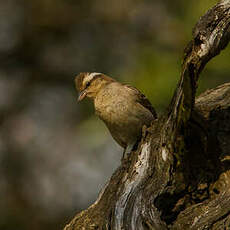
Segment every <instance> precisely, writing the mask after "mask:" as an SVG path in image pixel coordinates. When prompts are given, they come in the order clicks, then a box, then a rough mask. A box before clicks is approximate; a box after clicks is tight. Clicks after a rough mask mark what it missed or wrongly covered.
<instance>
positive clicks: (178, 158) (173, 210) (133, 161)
mask: <svg viewBox="0 0 230 230" xmlns="http://www.w3.org/2000/svg"><path fill="white" fill-rule="evenodd" d="M229 24H230V0H224V1H221V2H219V3H218V4H217V5H215V6H214V7H213V8H212V9H210V10H209V11H208V12H207V13H206V14H205V15H204V16H203V17H201V19H200V20H199V22H198V23H197V25H196V26H195V28H194V30H193V39H192V41H191V42H190V43H189V45H188V46H187V48H186V49H185V55H184V61H183V65H182V73H181V79H180V82H179V84H178V87H177V89H176V91H175V93H174V96H173V99H172V101H171V104H170V106H169V109H168V112H167V113H166V114H164V115H163V116H162V117H160V118H159V119H158V120H155V121H154V122H153V124H152V126H151V127H150V128H148V129H146V130H144V132H143V137H142V140H141V142H140V143H139V146H138V149H137V150H136V151H134V152H132V154H130V156H129V158H128V159H126V160H123V162H122V164H121V166H120V167H119V168H118V169H117V170H116V171H115V173H114V174H113V176H112V177H111V179H110V181H109V182H108V184H107V185H106V186H105V188H104V189H103V191H102V192H101V193H100V195H99V197H98V199H97V201H96V202H95V203H94V204H93V205H92V206H90V207H89V208H88V209H87V210H84V211H82V212H81V213H79V214H77V215H76V217H75V218H74V219H73V220H72V221H71V222H70V223H69V224H68V225H66V227H65V230H78V229H87V230H88V229H115V230H121V229H127V230H136V229H139V230H146V229H168V228H172V229H207V227H208V228H210V227H213V229H215V227H216V229H218V228H217V227H219V226H220V225H221V224H222V225H223V224H225V223H226V221H227V219H226V218H228V215H229V213H230V204H229V202H230V193H229V192H228V191H229V182H228V180H229V173H228V167H226V162H227V161H226V160H224V159H225V158H226V156H227V152H226V154H225V155H224V156H220V152H221V149H223V148H227V149H228V150H229V151H230V143H229V146H227V147H226V141H225V140H224V139H223V137H222V135H223V133H224V134H225V135H224V136H227V135H229V133H230V127H229V126H226V125H225V129H223V130H220V129H219V128H218V127H219V126H217V125H216V123H218V122H220V121H221V122H223V121H224V119H225V120H226V121H228V123H229V117H230V109H229V108H230V99H229V98H230V97H228V98H227V97H226V95H229V92H230V85H229V84H228V85H225V86H222V87H221V90H220V88H217V89H215V90H213V91H212V92H209V93H208V95H206V94H204V95H203V96H201V97H200V98H199V99H198V101H197V107H196V108H197V111H195V110H194V109H193V107H194V103H195V93H196V87H197V81H198V78H199V74H200V72H201V71H202V69H203V68H204V66H205V64H206V63H207V62H208V61H209V60H210V59H211V58H213V57H214V56H216V55H217V54H219V53H220V51H221V50H222V49H224V48H225V47H226V45H227V44H228V42H229V39H230V27H229ZM223 91H224V92H225V96H223V97H220V95H221V93H222V92H223ZM213 95H214V97H212V96H213ZM203 98H206V99H205V100H206V102H205V103H204V101H203ZM223 98H224V99H223ZM213 101H216V102H217V103H222V104H220V106H219V107H218V113H216V112H215V111H216V109H217V108H214V107H212V106H210V104H211V102H213ZM207 114H208V115H207ZM220 114H222V116H223V117H224V118H223V117H221V116H220ZM214 131H215V132H214ZM223 143H225V144H223ZM223 146H224V147H223ZM220 205H221V206H222V207H221V206H220ZM207 210H208V211H207ZM224 220H225V222H223V221H224Z"/></svg>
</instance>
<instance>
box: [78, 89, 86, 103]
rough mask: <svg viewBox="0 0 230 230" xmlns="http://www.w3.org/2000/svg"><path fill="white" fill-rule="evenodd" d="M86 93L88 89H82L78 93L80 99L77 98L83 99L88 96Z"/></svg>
mask: <svg viewBox="0 0 230 230" xmlns="http://www.w3.org/2000/svg"><path fill="white" fill-rule="evenodd" d="M86 94H87V92H86V90H83V91H81V92H80V93H79V95H78V99H77V100H78V101H81V100H82V99H83V98H84V97H85V96H86Z"/></svg>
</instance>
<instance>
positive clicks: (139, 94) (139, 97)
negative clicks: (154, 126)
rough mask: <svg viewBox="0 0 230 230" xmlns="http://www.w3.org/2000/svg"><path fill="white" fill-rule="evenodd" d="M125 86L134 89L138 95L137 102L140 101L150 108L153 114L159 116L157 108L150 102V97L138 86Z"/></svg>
mask: <svg viewBox="0 0 230 230" xmlns="http://www.w3.org/2000/svg"><path fill="white" fill-rule="evenodd" d="M125 87H127V89H129V90H132V91H133V92H134V93H135V95H136V96H137V102H138V103H140V104H141V105H142V106H143V107H145V108H146V109H148V110H149V111H150V112H151V113H152V114H153V116H154V117H155V118H157V113H156V111H155V109H154V108H153V106H152V104H151V103H150V101H149V100H148V98H147V97H146V96H145V95H144V94H143V93H141V92H140V91H139V90H138V89H137V88H135V87H133V86H130V85H125Z"/></svg>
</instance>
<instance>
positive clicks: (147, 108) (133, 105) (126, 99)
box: [75, 72, 157, 158]
mask: <svg viewBox="0 0 230 230" xmlns="http://www.w3.org/2000/svg"><path fill="white" fill-rule="evenodd" d="M75 87H76V90H77V91H78V92H79V96H78V101H81V100H83V99H84V98H85V97H88V98H90V99H92V100H93V103H94V108H95V113H96V115H97V116H98V117H99V118H100V119H101V120H102V121H103V122H104V123H105V125H106V126H107V128H108V129H109V131H110V134H111V135H112V137H113V139H114V140H115V141H116V142H117V143H118V144H119V145H120V146H121V147H123V148H124V152H123V158H126V157H127V156H128V155H129V154H130V153H131V152H132V150H133V148H134V146H135V144H136V143H137V141H138V140H139V139H140V137H141V134H142V127H143V126H144V125H145V126H147V127H149V126H150V125H151V122H152V121H153V120H155V119H157V114H156V111H155V109H154V108H153V106H152V105H151V103H150V101H149V100H148V99H147V98H146V97H145V95H144V94H142V93H141V92H140V91H139V90H138V89H137V88H135V87H132V86H130V85H127V84H124V83H120V82H118V81H116V80H115V79H113V78H111V77H109V76H107V75H105V74H103V73H89V72H84V73H80V74H78V75H77V76H76V77H75Z"/></svg>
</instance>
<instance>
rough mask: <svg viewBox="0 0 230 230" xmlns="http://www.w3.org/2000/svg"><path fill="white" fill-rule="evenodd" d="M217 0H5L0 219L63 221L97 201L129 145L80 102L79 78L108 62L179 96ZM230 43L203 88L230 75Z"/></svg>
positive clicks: (160, 106)
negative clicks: (188, 57) (187, 56)
mask: <svg viewBox="0 0 230 230" xmlns="http://www.w3.org/2000/svg"><path fill="white" fill-rule="evenodd" d="M215 3H216V1H214V0H199V1H197V0H192V1H182V0H175V1H173V2H172V1H169V0H166V1H160V0H155V1H150V0H132V1H131V0H126V1H122V0H117V1H106V0H99V1H90V0H84V1H83V0H77V1H73V0H7V1H5V0H0V60H1V62H0V122H1V123H0V124H1V130H0V196H1V198H2V199H1V200H0V210H1V215H0V229H1V230H11V229H19V230H20V229H21V230H24V229H25V230H26V229H28V230H29V229H30V230H31V229H33V230H36V229H49V230H51V229H61V228H62V227H63V226H64V225H65V224H66V223H67V222H68V220H70V218H71V217H73V215H74V214H75V213H76V212H77V211H79V210H81V209H83V208H86V207H87V206H88V205H89V204H91V203H92V202H93V201H94V200H95V198H96V196H97V194H98V192H99V190H100V189H101V187H102V186H103V184H104V183H105V181H106V180H107V179H108V178H109V177H110V175H111V174H112V172H113V170H114V169H115V168H116V167H117V165H118V164H119V161H120V157H121V154H122V149H121V148H120V147H119V146H117V144H116V143H115V142H114V141H113V140H112V138H111V136H110V135H109V133H108V131H107V130H106V128H105V127H104V125H103V124H102V122H100V121H99V120H98V119H97V118H96V117H95V116H94V114H93V108H92V103H89V101H84V102H82V103H81V104H76V96H77V94H76V92H75V89H74V83H73V79H74V76H75V75H76V74H77V73H79V72H84V71H88V72H95V71H96V72H103V73H106V74H108V75H110V76H113V77H114V78H116V79H118V80H120V81H122V82H125V83H129V84H131V85H134V86H136V87H137V88H139V89H140V90H141V91H143V92H144V93H145V94H146V95H147V97H148V98H149V99H150V101H151V102H152V104H153V105H154V107H155V108H156V109H157V111H158V112H160V113H161V112H162V111H164V110H165V108H166V107H167V105H168V104H169V102H170V98H171V97H172V94H173V91H174V89H175V87H176V83H177V81H178V79H179V75H180V66H181V60H182V55H183V49H184V47H185V45H186V44H187V42H188V41H189V40H190V38H191V31H192V27H193V25H194V24H195V23H196V22H197V20H198V19H199V17H200V16H201V15H202V14H204V12H205V11H206V10H207V9H208V8H210V7H211V6H213V5H214V4H215ZM229 49H230V48H229V47H228V48H227V49H226V50H225V51H224V52H223V53H222V54H221V55H219V56H218V57H217V58H215V59H213V60H212V61H211V62H210V63H209V64H208V66H207V68H206V69H205V70H204V72H203V73H202V78H201V80H200V86H199V90H198V91H199V92H201V91H204V90H205V89H207V88H212V87H215V86H217V85H219V84H221V83H223V82H227V81H229V70H230V65H229V60H230V52H229Z"/></svg>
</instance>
